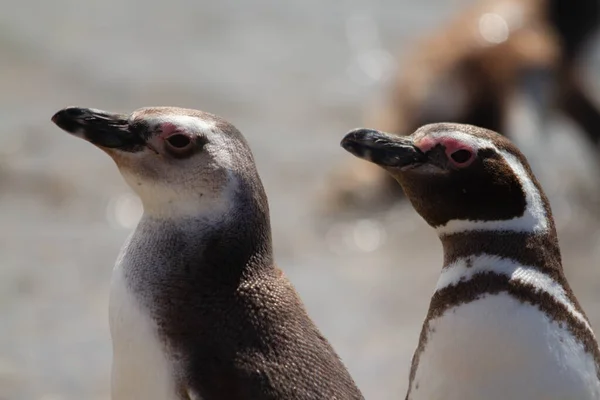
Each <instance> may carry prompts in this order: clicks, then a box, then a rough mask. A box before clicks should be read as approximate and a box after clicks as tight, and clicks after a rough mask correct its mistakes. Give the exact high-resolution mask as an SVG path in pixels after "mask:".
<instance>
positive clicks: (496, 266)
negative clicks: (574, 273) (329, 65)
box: [436, 254, 594, 335]
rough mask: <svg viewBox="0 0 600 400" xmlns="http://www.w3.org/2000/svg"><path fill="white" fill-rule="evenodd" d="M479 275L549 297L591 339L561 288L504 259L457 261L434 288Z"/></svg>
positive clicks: (578, 314) (485, 255)
mask: <svg viewBox="0 0 600 400" xmlns="http://www.w3.org/2000/svg"><path fill="white" fill-rule="evenodd" d="M468 265H470V266H468ZM482 272H493V273H496V274H499V275H504V276H507V277H508V278H510V280H511V281H518V282H521V283H525V284H528V285H530V286H532V287H533V288H535V290H537V291H540V292H545V293H547V294H549V295H550V296H552V298H553V299H554V300H555V301H556V302H557V303H560V304H562V305H564V306H565V308H566V309H567V310H568V311H569V312H570V313H571V314H572V315H573V316H574V317H575V318H577V319H578V320H579V321H580V322H582V323H583V324H584V325H585V327H586V328H587V329H588V330H589V331H590V333H591V334H592V335H594V331H593V330H592V327H591V326H590V324H589V323H588V321H587V320H586V319H585V317H584V316H583V315H582V314H581V313H580V312H579V311H577V309H576V308H575V306H574V305H573V303H571V301H570V300H569V298H568V297H567V294H566V292H565V290H564V288H563V287H562V286H561V285H559V284H558V283H557V282H555V281H554V280H553V279H552V278H550V277H549V276H548V275H546V274H544V273H542V272H540V271H539V270H537V269H535V268H533V267H530V266H524V265H520V264H519V263H517V262H515V261H514V260H511V259H508V258H501V257H497V256H492V255H488V254H483V255H480V256H471V257H465V258H461V259H459V260H457V261H455V262H453V263H452V264H450V265H448V266H447V267H445V268H444V269H443V270H442V273H441V275H440V278H439V280H438V283H437V285H436V291H439V290H441V289H444V288H447V287H450V286H454V285H457V284H458V283H459V282H467V281H469V280H471V279H472V278H473V276H475V275H476V274H478V273H482Z"/></svg>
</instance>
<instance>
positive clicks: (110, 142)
mask: <svg viewBox="0 0 600 400" xmlns="http://www.w3.org/2000/svg"><path fill="white" fill-rule="evenodd" d="M52 122H54V123H55V124H56V125H57V126H58V127H59V128H61V129H63V130H64V131H67V132H69V133H71V134H73V135H74V136H77V137H80V138H82V139H85V140H87V141H88V142H91V143H93V144H95V145H97V146H100V147H104V148H111V149H119V150H123V151H129V152H135V151H139V150H141V149H142V148H143V147H145V146H146V141H145V140H144V138H143V137H142V136H140V135H139V134H137V133H134V132H132V131H131V130H130V127H129V122H128V120H127V116H126V115H122V114H112V113H109V112H106V111H101V110H95V109H93V108H80V107H67V108H64V109H62V110H60V111H59V112H57V113H56V114H54V116H52Z"/></svg>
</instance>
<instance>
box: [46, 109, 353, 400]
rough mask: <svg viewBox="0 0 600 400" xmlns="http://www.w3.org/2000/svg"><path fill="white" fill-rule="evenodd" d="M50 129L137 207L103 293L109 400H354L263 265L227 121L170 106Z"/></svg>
mask: <svg viewBox="0 0 600 400" xmlns="http://www.w3.org/2000/svg"><path fill="white" fill-rule="evenodd" d="M53 121H54V122H55V123H56V124H57V125H58V126H59V127H61V128H63V129H65V130H66V131H68V132H70V133H73V134H75V135H77V136H80V137H82V138H83V139H86V140H88V141H90V142H92V143H94V144H96V145H97V146H99V147H100V148H101V149H102V150H104V151H105V152H107V153H108V154H109V155H110V156H111V157H112V158H113V159H114V160H115V162H116V164H117V166H118V167H119V169H120V170H121V173H122V174H123V176H124V178H125V180H126V181H127V182H128V183H129V185H130V186H131V187H132V189H133V190H134V191H135V192H137V193H138V194H139V195H140V198H141V200H142V203H143V204H144V216H143V217H142V219H141V221H140V223H139V225H138V227H137V228H136V230H135V232H134V233H133V235H132V236H131V238H130V240H129V241H128V243H127V244H126V245H125V247H124V249H123V252H122V254H121V256H120V257H119V261H118V262H117V266H116V269H115V272H114V275H113V283H112V288H111V308H110V314H111V335H112V339H113V348H114V362H113V384H112V385H113V389H112V393H113V399H114V400H125V399H127V400H136V399H140V400H141V399H144V400H150V399H157V400H158V399H160V400H167V399H169V400H182V399H185V400H188V399H189V400H199V399H202V400H215V399H218V400H226V399H227V400H229V399H231V400H237V399H240V400H241V399H298V400H300V399H302V400H309V399H311V400H312V399H362V398H363V397H362V395H361V393H360V391H359V389H358V388H357V387H356V385H355V383H354V381H353V379H352V378H351V376H350V374H349V373H348V371H347V370H346V368H345V367H344V365H343V364H342V362H341V361H340V359H339V357H338V355H337V354H336V353H335V351H334V349H333V348H332V347H331V345H330V344H329V343H328V341H327V340H326V339H325V338H324V337H323V335H322V334H321V333H320V332H319V330H318V328H317V327H316V326H315V324H314V323H313V321H312V320H311V319H310V317H309V316H308V314H307V312H306V310H305V308H304V305H303V304H302V301H301V299H300V298H299V297H298V295H297V293H296V291H295V290H294V288H293V286H292V285H291V283H290V282H289V281H288V280H287V279H286V278H285V276H284V275H283V273H282V271H281V270H279V269H278V268H277V267H276V265H275V262H274V260H273V249H272V241H271V227H270V221H269V207H268V202H267V197H266V195H265V192H264V189H263V185H262V183H261V180H260V177H259V175H258V173H257V170H256V167H255V165H254V159H253V156H252V153H251V151H250V148H249V146H248V144H247V143H246V141H245V139H244V138H243V136H242V134H241V133H240V132H239V131H238V130H237V129H236V128H235V127H234V126H233V125H231V124H230V123H228V122H227V121H225V120H223V119H221V118H219V117H216V116H214V115H212V114H208V113H204V112H201V111H196V110H188V109H181V108H173V107H156V108H145V109H140V110H137V111H135V112H134V113H132V114H131V115H116V114H111V113H107V112H103V111H99V110H92V109H84V108H67V109H64V110H61V111H59V112H58V113H57V114H56V115H55V116H54V117H53Z"/></svg>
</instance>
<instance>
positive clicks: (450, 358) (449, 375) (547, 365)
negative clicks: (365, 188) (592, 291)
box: [342, 123, 600, 400]
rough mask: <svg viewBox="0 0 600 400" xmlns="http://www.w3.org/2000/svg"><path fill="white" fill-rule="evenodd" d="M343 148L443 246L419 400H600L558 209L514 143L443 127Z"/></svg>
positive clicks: (352, 139)
mask: <svg viewBox="0 0 600 400" xmlns="http://www.w3.org/2000/svg"><path fill="white" fill-rule="evenodd" d="M342 146H343V147H344V148H345V149H346V150H347V151H349V152H350V153H352V154H354V155H356V156H358V157H360V158H363V159H365V160H368V161H370V162H372V163H375V164H377V165H379V166H381V167H382V168H384V169H385V170H387V172H388V173H390V174H391V175H392V176H393V177H394V178H395V179H396V180H397V181H398V182H399V183H400V185H401V186H402V188H403V190H404V192H405V194H406V196H407V198H408V199H409V200H410V202H411V203H412V205H413V207H414V208H415V209H416V211H417V212H418V213H419V214H420V215H421V216H422V217H423V218H424V219H425V221H426V222H427V223H428V224H429V225H430V226H432V227H433V228H434V229H435V230H436V231H437V233H438V235H439V237H440V239H441V242H442V246H443V250H444V265H443V268H442V272H441V275H440V277H439V280H438V283H437V286H436V288H435V292H434V294H433V297H432V299H431V303H430V307H429V311H428V313H427V317H426V319H425V322H424V324H423V328H422V331H421V335H420V338H419V344H418V347H417V349H416V351H415V354H414V356H413V362H412V367H411V372H410V378H409V389H408V393H407V395H406V399H407V400H435V399H445V400H459V399H460V400H482V399H486V400H501V399H502V400H504V399H515V400H517V399H523V400H525V399H527V400H542V399H543V400H552V399H556V400H558V399H563V400H564V399H579V400H589V399H600V380H599V372H600V371H599V368H600V352H599V350H598V344H597V342H596V338H595V336H594V332H593V331H592V328H591V326H590V323H589V321H588V319H587V317H586V315H585V313H584V311H583V310H582V308H581V306H580V305H579V303H578V301H577V299H576V298H575V295H574V294H573V292H572V290H571V288H570V286H569V284H568V282H567V280H566V278H565V275H564V273H563V269H562V264H561V254H560V249H559V245H558V239H557V235H556V230H555V227H554V221H553V219H552V214H551V211H550V206H549V203H548V199H547V198H546V196H545V194H544V192H543V191H542V188H541V187H540V185H539V183H538V181H537V180H536V178H535V176H534V175H533V174H532V172H531V168H530V167H529V165H528V162H527V160H526V159H525V157H524V156H523V154H522V153H521V152H520V151H519V150H518V149H517V148H516V146H514V145H513V144H512V142H510V140H509V139H507V138H506V137H504V136H501V135H499V134H497V133H495V132H492V131H489V130H486V129H483V128H478V127H474V126H472V125H463V124H451V123H438V124H430V125H425V126H423V127H421V128H419V129H418V130H416V131H415V132H414V133H413V134H412V135H410V136H396V135H389V134H386V133H383V132H379V131H375V130H369V129H357V130H354V131H351V132H349V133H348V134H347V135H346V136H345V137H344V139H343V140H342Z"/></svg>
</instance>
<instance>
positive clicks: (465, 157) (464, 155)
mask: <svg viewBox="0 0 600 400" xmlns="http://www.w3.org/2000/svg"><path fill="white" fill-rule="evenodd" d="M472 156H473V154H472V153H471V152H470V151H469V150H466V149H460V150H456V151H455V152H454V153H452V154H450V157H451V158H452V160H454V162H456V163H457V164H464V163H466V162H467V161H469V160H470V159H471V157H472Z"/></svg>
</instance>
